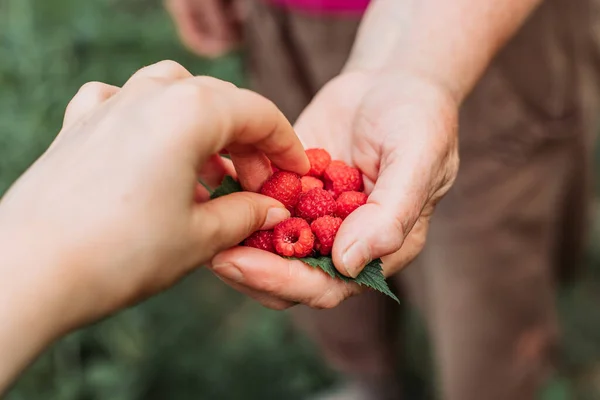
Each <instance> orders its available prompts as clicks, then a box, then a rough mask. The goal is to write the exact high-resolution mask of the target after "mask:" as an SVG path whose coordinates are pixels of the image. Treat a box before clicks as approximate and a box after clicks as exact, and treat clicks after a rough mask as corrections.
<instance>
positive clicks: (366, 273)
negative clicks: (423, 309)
mask: <svg viewBox="0 0 600 400" xmlns="http://www.w3.org/2000/svg"><path fill="white" fill-rule="evenodd" d="M242 190H243V189H242V186H241V185H240V184H239V182H237V181H236V180H235V179H233V178H232V177H231V176H226V177H225V178H224V179H223V181H222V182H221V185H220V186H219V187H218V188H217V189H215V191H214V192H213V193H212V194H211V195H210V198H211V199H216V198H218V197H221V196H225V195H228V194H231V193H236V192H241V191H242ZM288 258H289V259H292V260H299V261H302V262H303V263H305V264H307V265H310V266H311V267H313V268H319V269H321V270H322V271H323V272H325V273H326V274H327V275H329V276H331V277H332V278H337V279H341V280H343V281H344V282H355V283H357V284H359V285H362V286H366V287H369V288H371V289H374V290H377V291H378V292H381V293H383V294H385V295H387V296H389V297H391V298H392V299H394V300H395V301H396V302H398V303H399V302H400V300H398V297H396V295H395V294H394V293H393V292H392V291H391V290H390V288H389V286H388V284H387V282H386V281H385V277H384V276H383V268H382V266H381V260H380V259H376V260H373V261H371V262H370V263H368V264H367V265H366V266H365V268H364V269H363V270H362V272H361V273H360V274H359V275H358V276H357V277H356V278H354V279H352V278H348V277H346V276H344V275H342V274H340V273H339V272H338V270H337V269H336V268H335V266H334V265H333V260H332V259H331V257H329V256H320V257H304V258H295V257H288Z"/></svg>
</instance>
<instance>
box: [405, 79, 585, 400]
mask: <svg viewBox="0 0 600 400" xmlns="http://www.w3.org/2000/svg"><path fill="white" fill-rule="evenodd" d="M509 87H510V86H509V85H507V84H506V82H505V81H504V79H503V74H501V73H499V71H498V70H497V69H492V70H491V71H490V72H489V73H488V75H487V76H486V77H485V78H484V79H483V80H482V82H481V83H480V85H479V87H478V88H477V89H476V90H475V92H474V94H473V96H472V97H471V99H470V100H469V101H468V102H467V103H466V104H465V107H464V109H463V115H462V119H461V123H462V125H461V170H460V172H459V177H458V179H457V181H456V184H455V186H454V187H453V189H452V190H451V192H450V193H449V194H448V195H447V196H446V198H444V199H443V200H442V201H441V202H440V204H439V207H438V209H437V211H436V214H435V216H434V219H433V222H432V225H431V230H430V233H429V239H428V243H427V245H426V247H425V249H424V251H423V253H422V254H421V255H420V256H419V260H418V264H419V265H418V267H417V266H411V267H410V268H409V269H407V270H406V271H405V272H403V273H402V274H401V278H402V279H403V280H404V282H405V283H406V285H407V290H408V291H409V293H410V292H411V291H412V290H411V286H413V283H414V282H415V280H419V281H420V286H421V290H423V289H424V293H425V295H424V296H422V297H423V299H422V301H420V304H421V306H422V308H423V311H424V313H425V316H426V319H427V322H428V328H429V332H430V336H431V339H432V342H433V345H434V352H435V358H436V363H437V367H438V371H439V379H440V391H441V394H442V398H444V399H447V400H470V399H473V400H479V399H486V400H495V399H498V400H503V399H511V400H512V399H514V400H520V399H534V398H536V395H537V393H536V392H537V390H539V388H540V385H541V384H542V383H543V382H544V380H545V379H546V378H547V377H548V375H549V374H550V372H551V371H552V369H553V358H554V353H555V350H556V346H557V343H558V336H559V335H558V323H557V315H556V310H555V304H554V303H555V285H556V284H555V275H554V271H555V265H556V249H557V248H558V247H559V246H561V245H562V243H558V240H559V238H560V234H561V229H562V228H563V226H564V224H563V222H564V218H563V214H562V213H563V211H564V210H565V204H566V203H565V201H573V200H572V199H571V200H567V198H566V196H565V194H566V193H567V191H571V193H580V194H582V196H583V193H585V191H583V190H580V188H581V187H582V185H585V184H586V182H585V180H584V179H582V177H581V176H580V175H577V172H576V171H578V168H576V167H575V163H576V162H577V161H579V160H580V159H585V158H586V157H587V154H586V152H585V151H584V150H583V149H582V148H581V147H580V146H579V143H581V140H582V138H583V132H582V129H581V126H580V124H579V122H578V121H579V120H578V118H572V117H569V118H566V119H557V120H549V119H546V118H544V117H543V116H541V115H538V114H537V113H536V112H534V111H532V110H530V109H527V108H525V107H518V105H519V99H518V97H517V96H516V95H515V93H513V92H512V91H511V90H510V89H508V88H509ZM561 132H562V133H563V134H560V133H561ZM574 189H575V190H574ZM584 200H585V199H581V198H580V199H577V201H575V203H579V204H583V203H584ZM576 247H578V246H576ZM417 268H418V269H417Z"/></svg>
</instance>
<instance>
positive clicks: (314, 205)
mask: <svg viewBox="0 0 600 400" xmlns="http://www.w3.org/2000/svg"><path fill="white" fill-rule="evenodd" d="M335 208H336V207H335V199H334V198H333V196H332V195H331V194H330V193H329V192H328V191H327V190H324V189H319V188H315V189H312V190H310V191H308V192H306V193H302V194H301V195H300V199H299V200H298V204H296V213H295V214H294V215H295V216H296V217H300V218H303V219H305V220H307V221H308V222H311V221H313V220H315V219H317V218H319V217H322V216H323V215H333V214H334V213H335Z"/></svg>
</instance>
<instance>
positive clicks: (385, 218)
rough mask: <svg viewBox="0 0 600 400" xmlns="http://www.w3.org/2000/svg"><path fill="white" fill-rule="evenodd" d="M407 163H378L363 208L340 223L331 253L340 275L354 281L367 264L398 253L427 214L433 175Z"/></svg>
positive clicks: (395, 159) (393, 161)
mask: <svg viewBox="0 0 600 400" xmlns="http://www.w3.org/2000/svg"><path fill="white" fill-rule="evenodd" d="M411 158H412V157H411ZM410 161H411V160H409V159H407V158H403V160H402V161H399V160H398V158H397V157H393V160H391V162H389V163H386V162H385V160H382V167H381V169H380V173H379V176H378V178H377V181H376V182H375V186H374V188H373V191H372V192H371V194H370V195H369V198H368V200H367V204H365V205H363V206H362V207H359V208H358V209H356V210H355V211H354V212H353V213H352V214H350V215H349V216H348V218H347V219H346V220H344V222H343V223H342V225H341V227H340V229H339V231H338V234H337V237H336V240H335V243H334V246H333V249H332V250H333V251H332V257H333V261H334V264H335V265H336V267H337V268H338V269H339V270H340V273H342V274H344V275H347V276H351V277H356V276H358V274H359V273H360V272H361V271H362V269H363V268H364V266H365V265H366V264H368V263H369V262H370V261H371V260H373V259H376V258H379V257H383V256H386V255H389V254H392V253H394V252H396V251H398V250H399V249H400V247H402V245H403V243H404V240H405V239H406V237H407V236H408V234H409V233H410V232H411V230H412V228H413V226H414V225H415V223H416V222H417V221H418V220H419V218H420V217H421V216H422V214H423V212H424V211H428V210H426V208H428V207H427V204H428V202H429V199H430V194H429V193H430V192H431V191H432V190H431V189H432V186H436V185H435V184H434V181H435V180H436V177H435V175H436V174H432V173H431V172H430V171H431V169H430V168H428V167H427V166H426V165H423V164H422V161H417V162H414V163H411V162H410ZM418 164H421V165H418ZM428 177H432V179H428ZM428 212H429V211H428Z"/></svg>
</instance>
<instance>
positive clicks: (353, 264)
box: [342, 240, 371, 278]
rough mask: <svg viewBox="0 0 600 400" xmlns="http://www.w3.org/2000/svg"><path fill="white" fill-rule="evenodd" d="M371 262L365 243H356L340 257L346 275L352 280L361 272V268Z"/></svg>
mask: <svg viewBox="0 0 600 400" xmlns="http://www.w3.org/2000/svg"><path fill="white" fill-rule="evenodd" d="M370 261H371V252H370V251H369V247H368V246H367V245H366V243H364V242H362V241H360V240H359V241H356V242H354V244H353V245H351V246H350V247H349V248H348V249H347V250H346V252H345V253H344V254H343V255H342V263H343V264H344V268H345V269H346V273H348V275H350V276H351V277H352V278H356V277H357V276H358V274H360V272H361V271H362V269H363V267H364V266H365V265H367V263H368V262H370Z"/></svg>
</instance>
